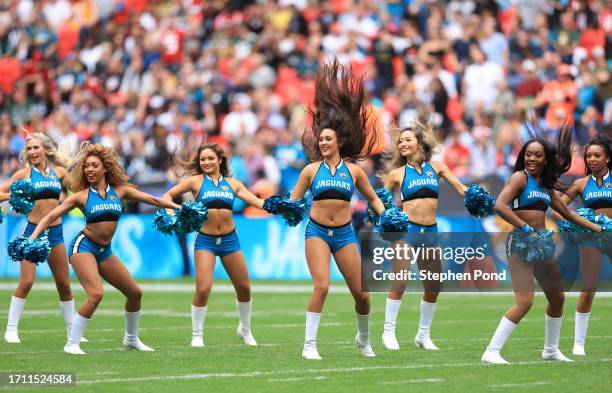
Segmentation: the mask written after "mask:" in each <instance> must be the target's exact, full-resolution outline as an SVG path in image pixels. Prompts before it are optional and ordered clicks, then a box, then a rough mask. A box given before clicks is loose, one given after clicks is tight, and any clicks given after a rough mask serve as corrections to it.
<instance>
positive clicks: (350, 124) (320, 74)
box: [302, 58, 377, 161]
mask: <svg viewBox="0 0 612 393" xmlns="http://www.w3.org/2000/svg"><path fill="white" fill-rule="evenodd" d="M364 100H365V91H364V88H363V77H357V76H355V75H354V73H353V69H352V68H351V67H346V66H344V65H341V64H340V63H339V62H338V59H336V58H334V60H333V61H331V62H329V63H325V64H323V65H321V66H320V67H319V69H318V70H317V77H316V81H315V98H314V109H312V108H310V107H309V108H308V114H309V115H310V116H312V127H311V128H310V129H307V130H306V131H305V132H304V133H303V134H302V146H303V148H304V152H306V155H307V156H308V158H309V159H310V160H311V161H319V160H322V159H323V155H322V154H321V151H320V149H319V136H320V135H321V131H323V130H324V129H326V128H329V129H332V130H334V131H335V132H336V137H337V139H338V145H339V147H340V156H341V157H342V158H349V159H351V158H352V159H357V160H360V159H365V158H367V157H368V156H370V155H371V154H372V151H374V149H375V146H376V143H377V140H376V138H374V137H373V135H370V134H371V133H373V130H369V127H373V124H374V123H375V122H370V123H368V121H369V119H370V118H371V117H372V112H371V111H369V110H367V109H366V108H365V107H364V105H363V104H364ZM369 124H370V126H369Z"/></svg>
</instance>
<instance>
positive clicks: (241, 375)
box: [77, 359, 612, 385]
mask: <svg viewBox="0 0 612 393" xmlns="http://www.w3.org/2000/svg"><path fill="white" fill-rule="evenodd" d="M610 361H612V359H600V360H593V361H591V362H590V363H599V362H601V363H604V362H610ZM554 363H556V362H544V361H530V362H513V363H512V364H511V365H510V366H507V367H512V366H513V365H514V366H525V365H527V366H532V365H536V364H537V365H553V367H555V366H556V365H554ZM445 367H491V365H490V364H486V363H482V362H477V363H476V362H473V363H446V364H440V363H437V364H409V365H397V366H364V367H346V368H328V369H324V368H322V369H317V368H313V369H301V370H275V371H251V372H246V373H208V374H181V375H155V376H149V377H126V378H109V379H91V380H83V381H79V380H77V385H95V384H108V383H116V382H147V381H163V380H181V379H210V378H253V377H265V376H275V375H292V374H314V373H316V374H320V373H348V372H355V371H374V370H408V369H420V368H445Z"/></svg>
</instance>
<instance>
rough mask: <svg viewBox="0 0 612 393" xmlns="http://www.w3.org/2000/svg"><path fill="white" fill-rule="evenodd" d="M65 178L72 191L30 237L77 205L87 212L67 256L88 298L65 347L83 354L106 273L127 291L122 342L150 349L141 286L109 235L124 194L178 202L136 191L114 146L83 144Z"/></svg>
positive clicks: (153, 201) (169, 205)
mask: <svg viewBox="0 0 612 393" xmlns="http://www.w3.org/2000/svg"><path fill="white" fill-rule="evenodd" d="M66 184H67V186H68V188H69V189H71V190H72V191H74V192H75V193H74V194H73V195H71V196H69V197H68V198H66V200H64V202H63V203H62V204H61V205H59V206H58V207H56V208H55V209H53V210H52V211H51V212H50V213H48V214H47V215H46V216H45V217H44V218H43V219H41V220H40V222H39V223H38V225H37V226H36V229H34V231H33V232H32V234H31V235H30V237H29V239H30V240H32V239H35V238H37V237H38V236H39V235H40V234H42V233H43V231H44V230H45V229H47V227H48V226H49V225H51V224H52V223H54V222H56V221H57V220H58V219H59V218H60V217H61V216H62V215H63V214H65V213H67V212H68V211H70V210H72V209H73V208H75V207H78V208H80V209H81V210H82V211H83V213H84V215H85V221H86V224H85V228H83V230H82V231H81V232H79V233H78V234H77V235H76V237H75V238H74V240H73V241H72V243H71V244H70V248H69V256H68V258H69V261H70V264H71V265H72V268H73V269H74V271H75V273H76V275H77V277H78V278H79V281H80V282H81V285H82V286H83V289H84V290H85V292H86V294H87V300H86V301H85V303H83V304H82V305H81V306H80V307H79V309H78V312H77V313H76V315H75V317H74V323H73V325H72V329H71V331H70V335H69V337H68V342H67V343H66V345H65V346H64V352H66V353H70V354H74V355H84V354H85V352H83V351H82V350H81V348H80V346H79V343H80V341H81V337H83V332H84V331H85V328H86V327H87V325H88V323H89V321H90V319H91V317H92V316H93V314H94V312H95V310H96V308H97V307H98V305H99V304H100V301H102V297H103V288H102V280H101V279H100V278H104V280H106V282H108V283H109V284H111V285H112V286H113V287H115V288H117V289H118V290H119V291H120V292H121V293H123V294H124V295H125V297H126V302H125V335H124V338H123V346H124V347H125V348H126V349H136V350H138V351H147V352H149V351H153V349H152V348H150V347H148V346H146V345H144V344H143V343H142V341H140V339H139V338H138V321H139V319H140V303H141V298H142V290H141V289H140V288H139V287H138V284H136V282H135V281H134V279H133V278H132V276H131V275H130V272H129V271H128V270H127V269H126V267H125V266H124V265H123V264H122V263H121V261H120V260H119V259H118V258H117V257H116V256H115V255H114V254H113V252H112V250H111V241H112V239H113V236H114V234H115V231H116V229H117V222H118V221H119V217H120V215H121V212H122V210H123V209H122V201H123V200H124V199H128V200H132V201H136V202H142V203H147V204H150V205H155V206H159V207H163V208H169V209H175V208H179V207H180V206H178V205H177V204H175V203H173V202H171V201H166V200H165V199H162V198H158V197H154V196H152V195H149V194H146V193H144V192H141V191H138V190H137V189H136V188H134V187H133V186H132V185H130V184H129V183H128V176H127V175H126V174H125V170H124V169H123V168H122V167H121V166H120V165H119V162H118V157H117V155H116V153H115V152H114V150H112V149H111V148H108V147H104V146H102V145H98V144H95V145H86V146H85V147H84V148H82V149H81V151H80V152H79V154H78V156H77V158H76V159H75V161H74V162H72V163H71V165H70V167H69V168H68V174H67V176H66Z"/></svg>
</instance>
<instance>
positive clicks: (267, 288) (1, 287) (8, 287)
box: [0, 282, 612, 297]
mask: <svg viewBox="0 0 612 393" xmlns="http://www.w3.org/2000/svg"><path fill="white" fill-rule="evenodd" d="M72 284H73V285H72V290H73V291H81V292H82V291H83V288H82V287H81V286H80V285H78V283H76V282H73V283H72ZM138 285H139V286H140V288H141V289H142V290H143V291H148V292H187V293H193V292H194V291H195V284H164V283H159V284H152V283H143V284H138ZM16 286H17V282H14V283H9V282H3V283H0V291H12V290H14V289H15V287H16ZM33 290H39V291H57V289H56V288H55V284H54V283H50V282H41V283H36V282H35V283H34V288H33ZM104 290H105V291H114V292H118V290H117V289H115V288H114V287H112V286H110V285H108V284H104ZM213 291H214V292H219V293H234V292H235V290H234V287H233V286H232V285H230V284H214V285H213ZM251 291H252V292H254V293H311V292H312V286H311V285H304V284H295V285H286V284H279V285H276V284H257V282H254V283H252V286H251ZM508 291H510V289H508ZM329 292H331V293H349V290H348V288H347V287H346V285H331V286H330V287H329ZM373 293H374V292H373ZM421 293H422V292H421V291H414V292H413V291H409V292H406V295H408V296H410V295H411V294H414V295H420V294H421ZM442 294H443V295H444V294H447V295H452V296H474V295H478V296H514V294H513V293H512V292H452V291H448V292H442ZM536 294H537V295H539V296H543V294H542V293H541V292H536ZM579 295H580V293H578V292H566V293H565V296H566V297H578V296H579ZM597 297H612V292H598V293H597Z"/></svg>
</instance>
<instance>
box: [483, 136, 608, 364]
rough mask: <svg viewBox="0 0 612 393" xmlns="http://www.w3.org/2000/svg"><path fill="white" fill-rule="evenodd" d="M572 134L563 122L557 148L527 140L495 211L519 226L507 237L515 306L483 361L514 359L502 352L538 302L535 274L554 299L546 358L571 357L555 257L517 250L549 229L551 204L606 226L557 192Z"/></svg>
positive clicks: (583, 222) (569, 216) (574, 216)
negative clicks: (563, 344) (563, 340)
mask: <svg viewBox="0 0 612 393" xmlns="http://www.w3.org/2000/svg"><path fill="white" fill-rule="evenodd" d="M571 133H572V127H569V126H563V127H562V128H561V129H560V130H559V133H558V136H557V145H556V146H554V145H552V144H551V143H550V142H549V141H547V140H546V139H544V138H539V137H537V138H532V139H530V140H529V141H527V143H525V145H523V147H522V148H521V151H520V152H519V155H518V157H517V160H516V164H515V166H514V174H513V175H512V176H511V177H510V179H509V180H508V182H507V183H506V185H505V186H504V188H503V190H502V191H501V193H500V195H499V197H498V198H497V203H496V204H495V211H496V212H497V213H498V214H499V215H500V216H501V217H502V218H503V219H504V220H506V221H507V222H508V223H510V224H512V225H513V226H514V227H515V229H514V231H513V232H512V233H511V234H510V235H509V236H508V240H507V254H508V265H509V268H510V275H511V276H512V285H513V289H514V295H515V304H514V305H513V306H512V307H510V309H509V310H508V311H507V312H506V313H505V315H504V316H503V317H502V319H501V321H500V323H499V325H498V327H497V329H496V331H495V334H494V335H493V338H492V339H491V342H490V343H489V346H488V347H487V349H486V351H485V352H484V354H483V355H482V358H481V360H482V361H483V362H485V363H495V364H507V363H508V362H507V361H506V360H504V359H503V358H502V357H501V354H500V353H501V350H502V348H503V346H504V343H505V342H506V340H507V339H508V337H510V335H511V334H512V332H513V331H514V329H515V328H516V326H517V325H518V323H519V322H520V321H521V319H523V317H524V316H525V315H526V314H527V312H529V309H530V308H531V306H532V304H533V299H534V290H533V278H534V277H535V278H536V280H537V281H538V283H539V284H540V285H541V286H542V289H543V291H544V294H545V295H546V299H547V300H548V306H547V308H546V315H545V336H544V350H543V351H542V359H543V360H556V361H571V360H570V359H568V358H567V357H565V355H563V353H561V351H560V350H559V335H560V334H561V322H562V317H563V303H564V300H565V294H564V292H563V286H562V284H561V274H560V272H559V267H558V266H557V264H556V262H555V261H554V259H553V258H552V257H551V258H549V259H547V260H544V261H538V262H533V263H529V262H527V261H525V260H523V258H521V257H520V256H519V254H518V253H517V252H515V251H514V250H515V249H516V248H515V247H514V246H515V244H514V243H517V244H518V241H519V239H520V238H521V236H522V233H523V232H524V233H530V232H533V231H534V230H543V229H544V228H545V224H544V219H545V217H544V213H545V212H546V210H547V209H548V207H549V206H550V207H552V208H553V209H554V210H555V211H557V212H558V213H559V214H561V215H562V216H563V217H565V218H566V219H567V220H569V221H571V222H573V223H575V224H577V225H581V226H583V227H585V228H587V229H590V230H592V231H596V232H600V231H601V227H599V226H598V225H595V224H593V223H591V222H589V221H587V220H585V219H584V218H582V217H580V216H579V215H578V214H576V213H575V212H574V211H572V210H570V209H569V208H568V207H567V205H566V204H565V202H563V200H562V199H561V198H560V197H559V196H558V195H557V194H556V193H555V191H558V190H560V189H561V188H562V185H561V184H560V182H559V177H560V176H561V175H562V174H563V173H564V172H566V171H567V170H568V169H569V167H570V165H571V159H572V154H571V147H570V146H571Z"/></svg>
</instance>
